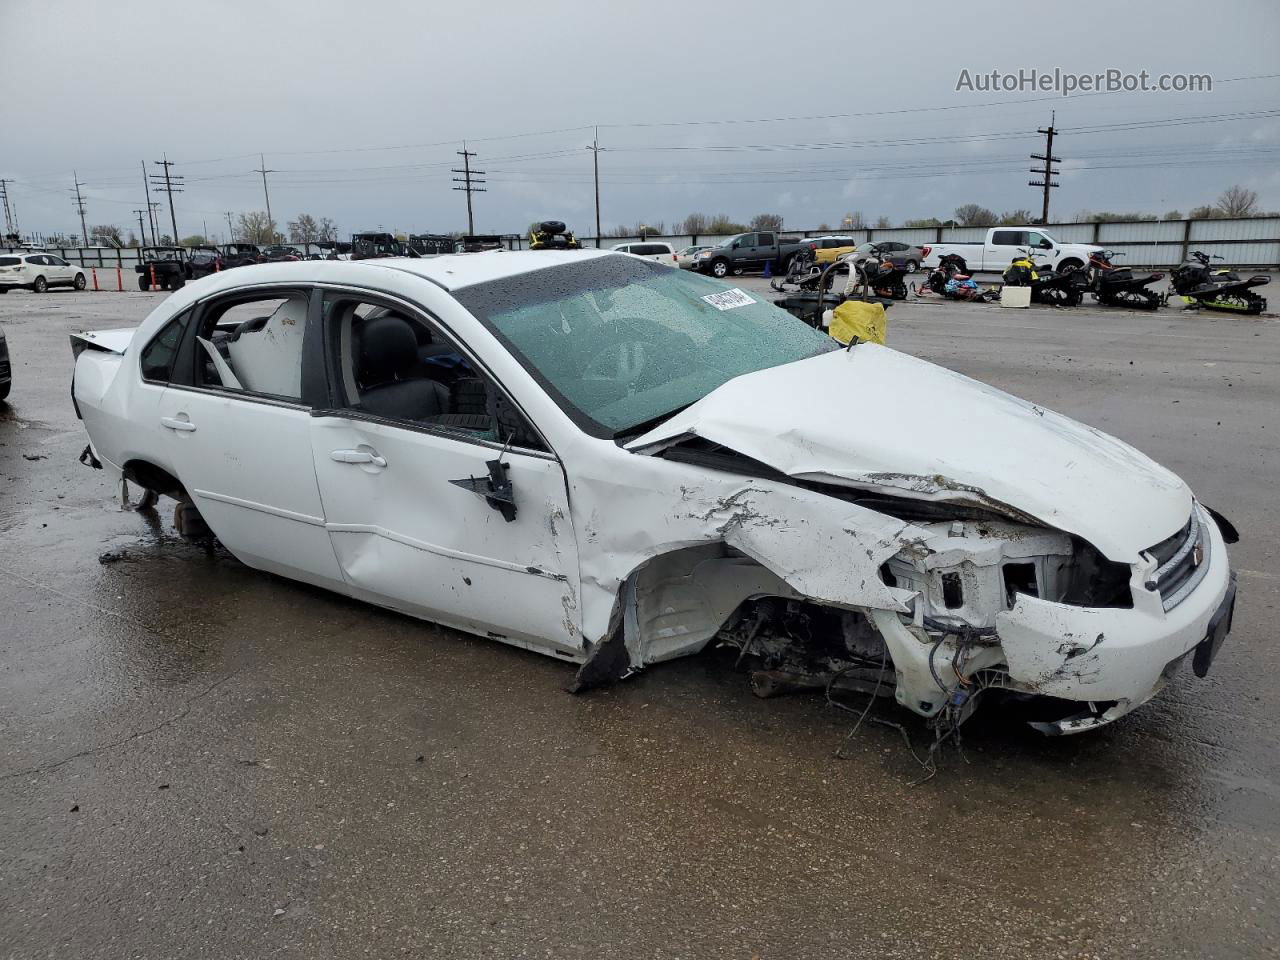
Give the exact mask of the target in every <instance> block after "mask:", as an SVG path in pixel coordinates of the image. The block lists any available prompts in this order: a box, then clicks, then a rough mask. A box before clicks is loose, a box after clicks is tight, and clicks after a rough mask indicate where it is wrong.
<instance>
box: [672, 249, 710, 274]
mask: <svg viewBox="0 0 1280 960" xmlns="http://www.w3.org/2000/svg"><path fill="white" fill-rule="evenodd" d="M710 249H711V245H710V244H708V243H699V244H695V245H693V246H691V247H681V248H680V249H679V250H677V251H676V266H678V267H679V268H680V269H681V270H692V269H693V256H694V254H696V253H698V252H700V251H702V250H710Z"/></svg>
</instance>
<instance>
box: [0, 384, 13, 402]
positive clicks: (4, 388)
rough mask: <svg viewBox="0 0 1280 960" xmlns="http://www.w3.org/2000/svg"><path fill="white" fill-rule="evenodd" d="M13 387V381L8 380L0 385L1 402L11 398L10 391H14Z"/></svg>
mask: <svg viewBox="0 0 1280 960" xmlns="http://www.w3.org/2000/svg"><path fill="white" fill-rule="evenodd" d="M12 387H13V381H12V380H6V381H5V382H4V383H0V400H3V399H4V398H5V397H7V396H9V390H10V389H12Z"/></svg>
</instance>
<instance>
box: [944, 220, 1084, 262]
mask: <svg viewBox="0 0 1280 960" xmlns="http://www.w3.org/2000/svg"><path fill="white" fill-rule="evenodd" d="M925 249H926V250H927V251H928V253H927V254H926V255H925V258H924V266H925V267H936V266H937V265H938V259H939V258H940V257H944V256H946V255H947V254H949V253H955V254H959V255H960V256H962V257H964V262H965V263H966V264H968V267H969V269H970V270H985V271H1001V270H1004V268H1005V267H1007V266H1009V263H1010V262H1011V261H1012V260H1013V258H1014V257H1016V256H1017V255H1018V254H1019V253H1020V252H1022V251H1026V250H1030V251H1031V253H1032V255H1033V256H1034V257H1035V261H1036V263H1044V262H1045V261H1048V262H1049V263H1051V264H1053V267H1054V269H1056V270H1063V269H1067V270H1079V269H1080V268H1081V267H1083V266H1084V265H1085V264H1086V263H1088V262H1089V254H1090V253H1092V252H1093V251H1095V250H1101V249H1102V247H1099V246H1097V245H1096V244H1092V243H1059V242H1058V241H1057V240H1055V239H1054V238H1053V237H1052V236H1050V235H1049V234H1048V233H1046V232H1045V231H1044V230H1041V229H1039V228H1037V227H992V228H991V229H990V230H988V231H987V239H986V240H970V241H967V242H957V243H934V244H930V245H929V246H928V247H926V248H925Z"/></svg>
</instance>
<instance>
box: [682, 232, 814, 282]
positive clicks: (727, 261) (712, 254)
mask: <svg viewBox="0 0 1280 960" xmlns="http://www.w3.org/2000/svg"><path fill="white" fill-rule="evenodd" d="M803 249H805V247H804V243H803V242H801V241H800V240H787V239H782V238H780V237H779V236H778V235H777V234H776V233H774V232H773V231H772V230H761V231H759V232H754V233H739V234H737V235H736V236H732V237H726V238H725V239H724V240H721V241H720V243H719V244H718V245H717V246H715V247H712V248H711V249H710V250H703V251H702V252H701V253H695V254H694V255H693V269H694V270H697V271H698V272H700V273H709V274H711V275H712V276H713V277H725V276H728V275H729V274H730V273H732V274H740V273H743V272H745V271H747V270H763V269H764V268H765V265H766V264H768V265H769V266H770V267H771V268H772V269H773V272H775V273H781V272H785V271H786V269H787V268H788V267H789V266H790V265H791V258H792V257H794V256H795V255H796V254H798V253H799V252H800V251H801V250H803Z"/></svg>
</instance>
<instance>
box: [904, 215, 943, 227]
mask: <svg viewBox="0 0 1280 960" xmlns="http://www.w3.org/2000/svg"><path fill="white" fill-rule="evenodd" d="M902 225H903V226H904V227H941V226H944V224H943V222H942V221H941V220H939V219H938V218H937V217H925V218H924V219H923V220H904V221H903V222H902ZM945 226H951V224H945Z"/></svg>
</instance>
